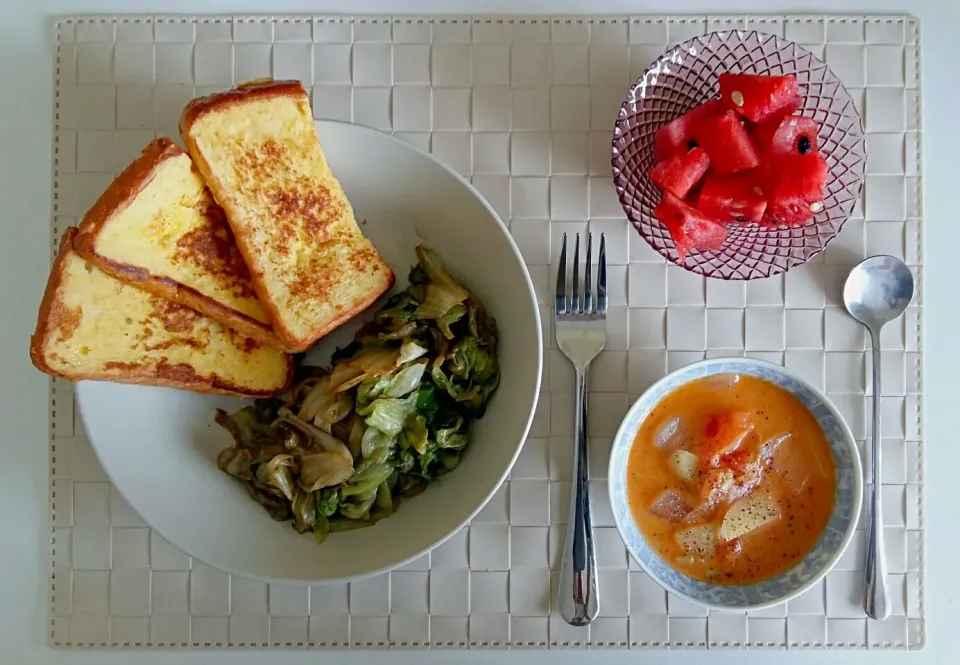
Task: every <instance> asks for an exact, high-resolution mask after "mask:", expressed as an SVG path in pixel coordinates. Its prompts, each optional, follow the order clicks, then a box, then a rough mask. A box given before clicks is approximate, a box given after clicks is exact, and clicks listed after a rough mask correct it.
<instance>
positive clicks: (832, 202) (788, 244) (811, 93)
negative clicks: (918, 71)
mask: <svg viewBox="0 0 960 665" xmlns="http://www.w3.org/2000/svg"><path fill="white" fill-rule="evenodd" d="M721 72H747V73H754V74H771V75H786V74H793V75H794V76H796V77H797V82H798V83H799V85H800V93H801V94H802V95H803V106H802V107H801V109H800V113H801V114H803V115H806V116H810V117H812V118H813V119H814V120H816V121H817V123H819V125H820V133H819V135H818V141H819V145H820V152H821V153H822V154H823V155H824V157H826V159H827V166H828V168H829V175H828V178H827V189H826V196H825V198H824V201H823V204H824V205H823V210H821V211H820V212H819V213H817V214H816V215H814V216H813V218H811V219H810V220H809V221H808V222H807V223H806V224H805V225H804V226H799V227H780V228H763V227H761V226H760V225H759V224H739V225H731V227H730V235H729V237H728V238H727V241H726V242H725V243H724V245H723V247H721V248H720V249H719V250H716V251H707V252H701V251H696V250H695V251H692V252H690V254H688V255H687V258H686V260H685V261H684V262H682V263H681V262H680V260H679V255H678V254H677V250H676V247H675V245H674V242H673V239H672V238H671V237H670V234H669V233H668V232H667V229H666V228H665V227H664V226H663V225H662V224H660V222H659V221H657V220H656V219H655V218H654V217H653V209H654V207H655V206H656V205H657V204H658V203H659V202H660V191H659V190H658V189H657V188H656V186H654V184H653V183H652V182H651V181H650V178H649V177H648V176H647V173H648V172H649V171H650V169H651V168H653V166H654V159H653V135H654V133H655V132H656V131H657V130H658V129H660V128H661V127H663V126H664V125H665V124H667V123H668V122H670V121H671V120H673V119H674V118H678V117H679V116H681V115H683V114H684V113H686V112H687V111H689V110H690V109H692V108H694V107H695V106H698V105H700V104H702V103H703V102H705V101H707V100H709V99H711V98H713V97H715V96H716V95H717V92H718V90H719V86H718V76H719V74H720V73H721ZM865 163H866V151H865V148H864V139H863V127H862V124H861V121H860V114H859V112H858V111H857V108H856V106H855V105H854V103H853V99H852V98H851V97H850V94H849V93H848V92H847V90H846V89H845V88H844V87H843V84H842V83H841V82H840V80H839V79H837V77H836V76H834V74H833V72H831V71H830V70H829V69H828V68H827V66H826V65H825V64H824V63H823V62H821V61H820V60H818V59H817V58H815V57H814V56H813V55H812V54H811V53H810V52H808V51H806V50H804V49H803V48H801V47H799V46H797V45H796V44H794V43H793V42H791V41H788V40H786V39H783V38H781V37H776V36H774V35H768V34H764V33H759V32H744V31H740V30H733V31H728V32H713V33H710V34H708V35H703V36H701V37H695V38H693V39H691V40H688V41H686V42H683V43H682V44H679V45H676V46H672V47H671V48H670V49H669V50H667V52H666V53H664V54H663V55H662V56H660V57H659V58H658V59H657V60H656V61H655V62H654V63H653V64H651V65H650V66H649V67H647V69H646V70H645V71H644V72H643V75H641V76H640V78H639V79H637V82H636V83H634V84H633V86H632V87H631V88H630V90H629V92H628V93H627V98H626V100H625V101H624V103H623V106H622V107H621V108H620V114H619V116H618V117H617V124H616V127H615V129H614V134H613V158H612V160H611V164H612V166H613V182H614V185H615V186H616V188H617V195H618V196H619V197H620V203H621V204H622V205H623V209H624V211H625V212H626V214H627V218H628V219H629V220H630V222H631V223H632V224H633V226H634V228H636V229H637V232H639V233H640V235H641V236H643V238H644V240H646V241H647V242H648V243H649V244H650V246H651V247H653V248H654V249H655V250H656V251H657V252H659V253H660V254H661V255H663V256H664V257H665V258H666V259H667V260H668V261H672V262H673V263H676V264H677V265H680V266H682V267H684V268H686V269H687V270H690V271H692V272H695V273H699V274H701V275H706V276H708V277H718V278H721V279H757V278H761V277H770V276H772V275H778V274H780V273H783V272H786V271H787V270H789V269H790V268H793V267H794V266H797V265H800V264H802V263H804V262H806V261H809V260H810V258H812V257H813V256H816V255H817V254H819V253H820V252H822V251H823V248H824V247H825V246H826V245H827V243H828V242H830V241H831V240H832V239H833V238H834V237H835V236H836V235H837V233H839V232H840V228H841V227H842V226H843V223H844V222H845V221H847V218H848V217H850V214H851V213H852V212H853V208H854V205H855V204H856V202H857V201H858V200H859V198H860V189H861V186H862V184H863V175H864V166H865Z"/></svg>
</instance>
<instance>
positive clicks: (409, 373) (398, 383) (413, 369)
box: [383, 362, 427, 397]
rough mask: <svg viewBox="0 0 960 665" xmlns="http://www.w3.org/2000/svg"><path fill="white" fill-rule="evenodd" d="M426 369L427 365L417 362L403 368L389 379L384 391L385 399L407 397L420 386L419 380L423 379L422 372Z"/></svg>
mask: <svg viewBox="0 0 960 665" xmlns="http://www.w3.org/2000/svg"><path fill="white" fill-rule="evenodd" d="M426 367H427V364H426V363H424V362H418V363H414V364H412V365H408V366H407V367H404V368H403V369H402V370H400V371H399V372H397V373H396V374H395V375H394V376H393V378H392V379H390V383H388V384H387V387H386V388H385V389H384V391H383V395H384V396H385V397H403V396H405V395H409V394H410V393H412V392H413V391H414V390H416V389H417V387H418V386H419V385H420V380H421V379H422V378H423V370H424V369H426Z"/></svg>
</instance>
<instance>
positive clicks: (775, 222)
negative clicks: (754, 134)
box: [761, 153, 827, 226]
mask: <svg viewBox="0 0 960 665" xmlns="http://www.w3.org/2000/svg"><path fill="white" fill-rule="evenodd" d="M768 169H769V173H770V192H769V194H768V197H767V210H766V212H765V213H764V218H763V220H762V221H761V223H762V224H764V225H766V226H780V225H783V224H785V225H787V226H801V225H803V224H804V223H806V221H807V220H808V219H810V218H811V217H812V216H813V215H815V214H816V213H818V212H820V211H821V210H823V196H824V193H823V188H824V187H826V185H827V160H825V159H824V158H823V156H822V155H821V154H819V153H809V154H806V155H780V156H778V157H776V158H772V159H771V162H770V163H769V165H768Z"/></svg>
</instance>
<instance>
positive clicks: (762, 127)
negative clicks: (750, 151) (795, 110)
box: [751, 115, 820, 155]
mask: <svg viewBox="0 0 960 665" xmlns="http://www.w3.org/2000/svg"><path fill="white" fill-rule="evenodd" d="M819 130H820V127H819V126H818V125H817V121H816V120H814V119H813V118H808V117H806V116H802V115H788V116H785V117H781V116H773V117H771V118H768V119H766V120H764V121H763V122H761V123H758V124H757V125H756V126H755V127H754V128H753V131H752V132H751V135H752V136H753V140H754V143H755V144H756V146H757V150H759V151H760V152H761V153H769V154H771V155H789V154H798V155H806V154H807V153H810V152H817V132H818V131H819Z"/></svg>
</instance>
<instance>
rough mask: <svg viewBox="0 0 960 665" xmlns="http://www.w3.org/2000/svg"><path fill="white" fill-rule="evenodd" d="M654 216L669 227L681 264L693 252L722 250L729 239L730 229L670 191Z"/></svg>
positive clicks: (654, 211)
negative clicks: (688, 253)
mask: <svg viewBox="0 0 960 665" xmlns="http://www.w3.org/2000/svg"><path fill="white" fill-rule="evenodd" d="M653 216H654V217H656V218H657V219H658V220H660V223H661V224H663V225H664V226H666V227H667V230H668V231H669V232H670V236H671V237H672V238H673V242H674V244H676V246H677V253H678V254H679V255H680V261H681V262H682V261H683V260H684V259H686V257H687V252H689V251H690V250H691V249H700V250H710V249H720V247H721V245H723V242H724V240H726V239H727V227H726V226H724V225H723V224H721V223H720V222H718V221H717V220H715V219H711V218H709V217H707V216H706V215H704V214H703V213H702V212H700V211H699V210H697V209H696V208H691V207H690V206H688V205H687V204H686V203H684V202H683V201H681V200H680V199H678V198H677V197H676V196H674V195H673V194H671V193H670V192H664V194H663V201H661V202H660V205H658V206H657V207H656V208H654V209H653Z"/></svg>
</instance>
